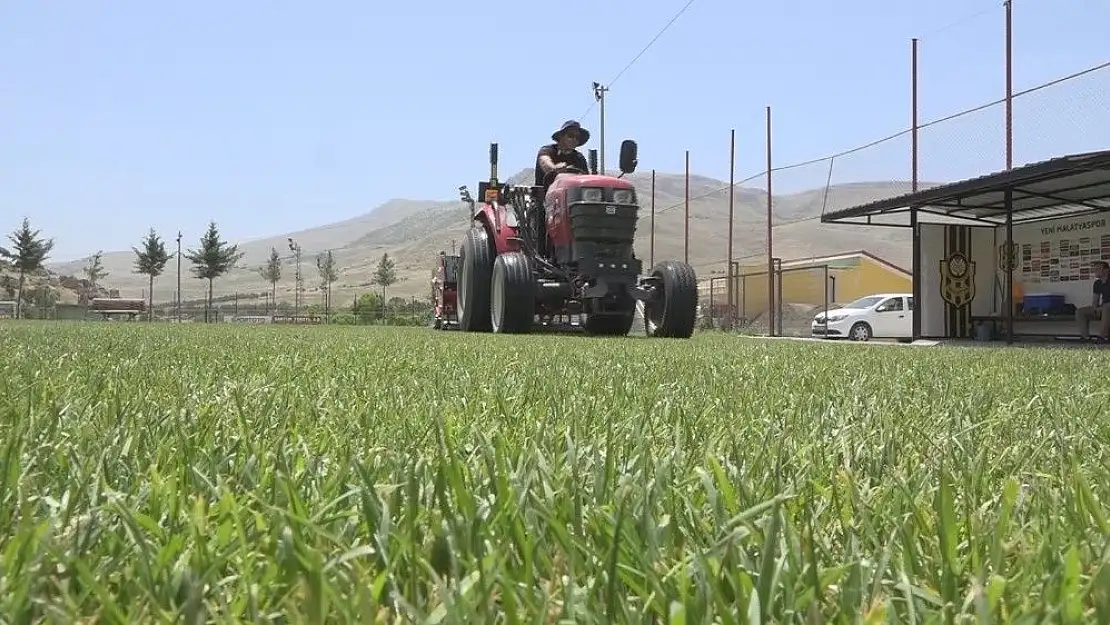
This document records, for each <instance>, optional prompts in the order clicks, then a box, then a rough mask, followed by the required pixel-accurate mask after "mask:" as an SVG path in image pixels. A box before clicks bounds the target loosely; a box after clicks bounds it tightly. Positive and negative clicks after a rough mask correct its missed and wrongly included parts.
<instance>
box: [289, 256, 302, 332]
mask: <svg viewBox="0 0 1110 625" xmlns="http://www.w3.org/2000/svg"><path fill="white" fill-rule="evenodd" d="M289 251H291V252H293V259H294V260H295V261H296V263H297V269H296V272H295V273H294V274H293V276H294V277H293V281H294V283H295V286H294V287H293V316H294V317H296V316H297V315H299V314H300V310H301V245H300V244H299V243H297V242H296V241H294V240H293V237H289Z"/></svg>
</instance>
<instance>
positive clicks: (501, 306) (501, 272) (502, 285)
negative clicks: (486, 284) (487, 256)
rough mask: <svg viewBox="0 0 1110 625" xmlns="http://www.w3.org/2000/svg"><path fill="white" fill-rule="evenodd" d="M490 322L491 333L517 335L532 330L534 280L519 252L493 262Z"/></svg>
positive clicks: (503, 256)
mask: <svg viewBox="0 0 1110 625" xmlns="http://www.w3.org/2000/svg"><path fill="white" fill-rule="evenodd" d="M491 291H492V292H491V293H490V296H491V297H490V321H491V325H492V326H493V331H494V332H496V333H499V334H500V333H504V334H520V333H524V332H528V331H530V330H531V329H532V324H533V322H534V320H535V318H536V279H535V278H534V277H533V276H532V267H531V265H530V264H529V262H528V257H527V256H525V255H524V254H523V253H522V252H508V253H506V254H501V255H499V256H498V257H497V260H495V261H494V262H493V288H492V289H491Z"/></svg>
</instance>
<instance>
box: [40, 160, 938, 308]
mask: <svg viewBox="0 0 1110 625" xmlns="http://www.w3.org/2000/svg"><path fill="white" fill-rule="evenodd" d="M531 176H532V170H530V169H527V170H524V171H521V172H519V173H518V174H516V175H515V176H513V177H512V178H511V180H529V179H530V178H531ZM628 179H630V180H631V181H632V182H633V183H635V184H636V187H637V192H638V194H639V197H640V202H641V206H642V207H643V210H642V212H641V217H640V223H639V226H638V230H637V238H636V244H637V253H638V255H639V256H640V257H641V258H643V259H644V260H645V262H646V261H647V258H648V255H649V233H650V216H651V211H650V206H651V174H650V173H637V174H633V175H631V176H629V177H628ZM727 186H728V185H727V183H725V182H721V181H719V180H715V179H712V178H706V177H703V176H693V175H692V176H691V177H690V197H691V201H690V262H691V263H692V264H693V265H695V267H696V268H697V270H698V274H699V276H700V277H708V276H709V275H711V274H712V273H716V272H717V271H721V270H723V269H724V259H725V258H726V257H727V234H728V233H727V224H728V190H727ZM923 186H925V185H923ZM655 191H656V193H655V207H656V217H655V233H656V234H655V258H656V260H660V259H664V258H682V257H683V239H684V237H683V212H684V211H683V197H684V177H683V176H682V175H676V174H661V173H658V172H657V173H656V184H655ZM907 191H909V183H908V182H901V181H894V182H861V183H852V184H844V185H837V186H833V187H830V188H829V189H828V190H827V192H826V189H824V188H821V189H814V190H810V191H805V192H801V193H794V194H787V195H778V194H776V195H775V197H774V205H773V208H774V218H775V222H776V223H777V224H780V225H777V226H776V227H775V229H774V238H775V250H774V251H775V255H776V256H779V257H782V258H784V259H792V258H799V257H810V256H816V255H824V254H834V253H838V252H843V251H848V250H856V249H867V250H868V251H871V252H872V253H874V254H877V255H879V256H882V257H884V258H886V259H888V260H890V261H891V262H893V263H896V264H900V265H904V266H908V264H909V261H910V258H909V254H910V251H909V250H910V236H909V233H908V232H906V231H904V230H902V229H894V228H879V227H872V228H866V227H854V226H843V225H829V224H822V223H820V221H819V219H818V218H819V217H820V215H821V213H822V209H824V210H834V209H836V208H841V207H845V206H850V205H856V204H861V203H864V202H867V201H871V200H874V199H877V198H882V197H890V196H892V195H897V194H900V193H905V192H907ZM734 204H735V213H734V214H735V220H734V232H735V239H734V254H735V256H736V257H737V258H738V259H740V260H741V262H745V263H752V262H761V260H762V259H761V256H762V255H764V254H766V228H765V224H766V192H764V191H762V190H760V189H752V188H740V187H738V188H737V189H736V191H735V196H734ZM798 220H803V221H798ZM467 223H468V215H467V211H466V208H465V207H464V206H463V205H462V204H461V203H459V202H435V201H420V200H400V199H398V200H392V201H390V202H387V203H385V204H383V205H381V206H379V207H377V208H375V209H373V210H371V211H370V212H368V213H366V214H365V215H362V216H359V217H356V218H354V219H349V220H346V221H343V222H338V223H333V224H327V225H323V226H320V227H317V228H311V229H307V230H303V231H300V232H293V233H289V234H282V235H278V236H273V237H267V238H263V239H258V240H253V241H246V242H242V243H240V245H239V249H240V251H242V252H244V254H245V255H244V257H243V259H242V261H240V264H241V268H237V269H235V270H233V271H232V272H231V273H229V274H228V275H227V276H225V277H223V278H221V279H219V280H217V281H216V295H217V296H220V295H230V294H232V293H236V292H238V293H240V294H243V295H245V294H247V293H260V292H266V291H268V290H269V285H268V284H266V283H265V281H264V280H263V279H262V278H261V277H259V275H258V268H259V267H261V266H262V264H263V263H264V262H265V260H266V257H267V256H268V255H269V252H270V248H271V246H272V247H275V248H277V249H278V251H279V252H281V253H282V255H283V256H288V255H289V254H288V246H287V238H288V237H293V238H294V239H295V240H296V241H298V242H299V243H300V244H301V246H302V248H303V250H304V256H303V260H302V271H303V273H304V276H305V289H306V295H305V297H306V298H308V299H309V301H312V298H313V297H315V296H314V295H313V292H314V291H316V284H317V283H318V282H319V280H318V277H317V273H316V265H315V256H316V254H318V253H319V252H322V251H324V250H328V249H331V250H332V251H333V255H334V256H335V258H336V261H337V262H338V265H339V267H340V270H339V273H340V279H339V281H338V282H337V283H336V284H334V285H333V287H332V288H333V301H334V302H335V303H336V304H337V305H343V304H345V303H346V302H347V301H349V300H351V299H352V298H353V297H355V296H356V294H358V293H360V292H366V291H367V290H368V289H369V288H371V287H370V285H371V281H372V274H373V272H374V268H375V267H376V265H377V263H378V260H379V259H380V258H381V256H382V254H383V253H388V254H389V255H390V257H392V258H394V259H395V260H396V262H397V272H398V276H399V277H400V282H399V283H398V284H396V285H394V286H392V287H391V288H390V294H391V295H398V296H402V297H409V296H417V297H425V296H427V294H428V292H429V285H428V278H429V276H430V270H431V266H432V261H433V258H434V255H435V254H436V253H438V252H439V251H440V250H451V249H452V247H453V245H454V243H455V242H456V241H458V240H460V239H461V237H462V234H463V232H464V231H465V229H466V227H467ZM163 236H166V235H163ZM185 243H186V245H185V247H186V248H188V247H191V246H195V245H196V244H197V242H195V241H190V242H185ZM102 261H103V264H104V266H105V268H106V269H107V270H108V271H109V275H108V276H107V277H106V278H105V279H104V280H103V281H102V284H103V285H104V286H107V287H111V288H118V289H120V290H121V294H123V295H125V296H139V295H140V294H142V293H143V292H144V290H145V289H146V286H147V280H146V278H145V277H144V276H141V275H137V274H134V273H132V271H133V269H132V267H133V263H134V254H133V253H132V252H130V251H126V252H106V253H105V254H104V255H103V257H102ZM84 264H85V260H78V261H73V262H69V263H59V264H52V265H49V266H48V267H49V269H51V270H52V271H53V272H55V273H62V274H73V275H80V271H81V267H82V266H83V265H84ZM176 271H177V265H176V259H174V258H171V260H170V262H169V263H168V264H167V266H166V273H165V274H164V275H163V276H162V277H160V278H159V280H158V281H157V282H156V283H155V292H154V296H155V301H171V300H172V298H173V293H174V289H175V287H176ZM293 274H294V270H293V267H292V259H288V258H287V259H286V261H285V268H284V270H283V276H282V279H281V281H280V283H279V285H278V298H279V299H288V300H291V299H292V296H293ZM205 284H206V283H205V282H204V281H202V280H197V279H195V278H193V277H192V274H191V273H190V271H189V267H188V263H187V261H184V260H183V262H182V287H183V289H182V290H183V291H184V296H185V299H194V298H201V297H203V295H204V289H205Z"/></svg>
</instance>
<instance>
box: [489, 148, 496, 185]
mask: <svg viewBox="0 0 1110 625" xmlns="http://www.w3.org/2000/svg"><path fill="white" fill-rule="evenodd" d="M489 181H490V184H493V185H496V184H497V144H496V143H491V144H489Z"/></svg>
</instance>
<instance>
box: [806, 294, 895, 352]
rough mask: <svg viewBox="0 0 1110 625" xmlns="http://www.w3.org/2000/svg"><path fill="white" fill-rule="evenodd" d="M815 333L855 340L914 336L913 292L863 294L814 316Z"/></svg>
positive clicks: (816, 334)
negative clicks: (840, 306) (848, 302)
mask: <svg viewBox="0 0 1110 625" xmlns="http://www.w3.org/2000/svg"><path fill="white" fill-rule="evenodd" d="M811 332H812V334H813V335H814V336H822V337H825V338H830V339H839V338H848V339H851V340H853V341H869V340H871V339H873V338H880V339H910V338H912V337H913V294H912V293H880V294H877V295H868V296H867V297H861V298H859V299H857V300H856V301H854V302H851V303H850V304H847V305H845V306H843V307H842V308H836V309H833V310H830V311H829V312H828V315H827V316H826V315H825V313H824V312H821V313H818V314H817V316H816V317H814V318H813V326H812V328H811Z"/></svg>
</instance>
